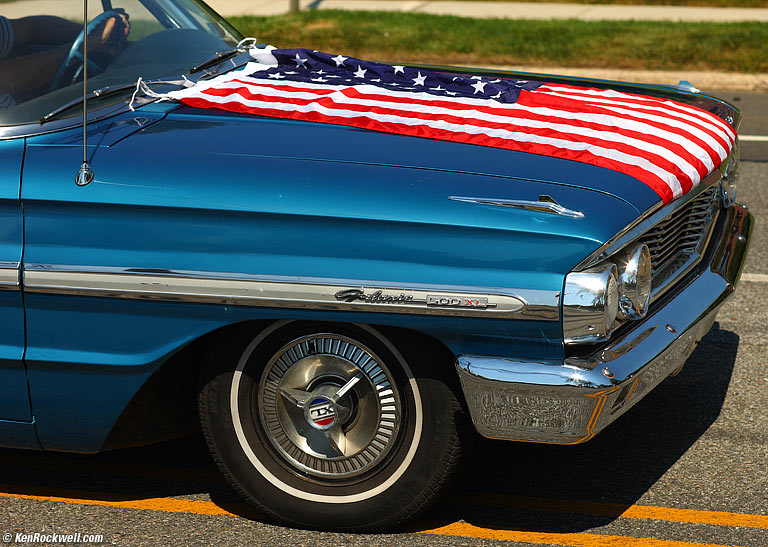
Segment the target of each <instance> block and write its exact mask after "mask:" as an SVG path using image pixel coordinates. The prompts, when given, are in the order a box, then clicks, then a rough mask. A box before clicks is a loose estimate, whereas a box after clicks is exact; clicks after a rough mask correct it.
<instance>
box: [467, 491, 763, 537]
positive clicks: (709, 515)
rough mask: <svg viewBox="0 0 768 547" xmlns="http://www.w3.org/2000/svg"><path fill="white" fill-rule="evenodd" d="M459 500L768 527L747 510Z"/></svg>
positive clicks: (487, 497) (471, 495)
mask: <svg viewBox="0 0 768 547" xmlns="http://www.w3.org/2000/svg"><path fill="white" fill-rule="evenodd" d="M456 500H457V501H460V502H461V503H466V504H471V505H484V506H492V507H502V508H503V507H510V508H514V509H528V510H531V511H547V512H555V513H576V514H581V515H597V516H609V517H622V518H628V519H650V520H663V521H669V522H687V523H693V524H715V525H718V526H741V527H745V528H761V529H768V515H751V514H748V513H727V512H724V511H702V510H698V509H674V508H671V507H655V506H652V505H629V506H628V505H626V504H621V503H606V502H598V501H576V500H559V499H547V498H533V497H525V496H507V495H504V494H485V493H482V492H461V493H460V494H459V495H457V496H456Z"/></svg>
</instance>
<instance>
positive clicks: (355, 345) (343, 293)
mask: <svg viewBox="0 0 768 547" xmlns="http://www.w3.org/2000/svg"><path fill="white" fill-rule="evenodd" d="M56 4H57V9H60V10H61V11H60V12H58V13H46V14H39V13H22V12H19V13H16V12H12V11H10V10H11V8H12V7H14V6H18V4H15V3H14V4H3V6H7V10H9V11H6V12H3V13H4V16H3V17H0V193H1V195H0V198H1V199H0V253H1V254H0V289H2V290H0V305H1V306H2V325H3V328H2V329H1V330H0V445H2V446H6V447H16V448H25V449H37V450H48V451H64V452H78V453H96V452H99V451H104V450H114V449H119V448H125V447H132V446H140V445H146V444H150V443H154V442H158V441H162V440H167V439H171V438H174V437H178V436H181V435H186V434H189V433H192V432H195V431H199V430H202V432H203V433H204V435H205V437H206V439H207V442H208V445H209V447H210V450H211V452H212V454H213V456H214V459H215V460H216V462H217V463H218V465H219V467H220V468H221V470H222V472H223V473H224V474H225V475H226V476H227V478H228V479H229V481H230V483H231V484H232V485H233V487H234V488H235V489H236V490H237V491H238V492H239V493H240V494H242V496H243V497H244V498H245V499H247V500H248V501H250V502H251V503H253V504H255V505H256V506H258V507H260V508H261V509H263V510H264V511H265V512H266V513H267V514H269V515H270V516H272V517H273V518H275V519H276V520H278V521H279V522H283V523H286V524H289V525H292V526H299V527H308V528H320V529H333V530H351V531H362V530H372V529H382V528H391V527H393V526H395V525H397V524H399V523H401V522H404V521H405V520H407V519H409V518H412V517H413V516H415V515H416V514H418V513H419V512H420V511H422V510H423V509H425V508H426V507H427V506H428V505H429V504H430V503H431V502H433V501H434V500H436V499H437V498H438V497H439V496H440V495H441V494H442V493H443V492H444V491H445V490H446V488H447V487H448V486H449V485H450V483H451V478H452V477H454V476H455V475H456V473H457V470H458V469H459V465H460V462H461V459H462V455H463V454H465V453H466V451H467V450H468V449H469V446H470V445H471V443H472V441H473V439H474V438H475V437H476V436H477V434H479V435H482V436H484V437H489V438H494V439H503V440H510V441H533V442H542V443H555V444H575V443H581V442H584V441H587V440H589V439H591V438H592V437H594V436H595V435H596V434H598V433H599V432H600V431H601V430H603V429H604V428H605V427H607V426H608V425H609V424H611V423H612V422H614V421H615V420H616V419H617V418H619V417H620V416H621V415H622V414H624V413H625V412H626V411H627V410H628V409H630V408H631V407H632V406H634V405H635V404H637V403H638V402H639V401H640V400H641V399H642V398H643V397H644V396H645V395H646V394H647V393H649V392H650V391H651V390H652V389H653V388H654V387H655V386H657V385H658V384H659V383H660V382H661V381H663V380H664V379H665V378H667V377H668V376H672V375H675V374H677V373H678V372H679V371H680V369H681V368H682V367H683V364H684V363H685V361H686V359H687V358H688V356H689V355H690V354H691V352H692V351H693V349H694V348H695V347H696V344H697V343H698V342H699V340H700V339H701V338H702V336H704V335H705V334H706V333H707V332H708V330H709V329H710V327H711V326H712V324H713V322H714V320H715V317H716V315H717V312H718V310H719V309H720V307H721V306H722V304H723V302H724V301H725V300H726V299H727V298H728V297H729V296H730V295H731V294H732V293H733V291H734V289H735V286H736V284H737V282H738V280H739V276H740V274H741V270H742V266H743V264H744V260H745V257H746V253H747V248H748V245H749V240H750V235H751V233H752V227H753V217H752V215H751V214H750V213H749V212H748V211H747V209H746V207H744V206H743V205H739V204H737V203H735V201H734V199H735V191H736V187H737V177H738V141H737V139H736V137H735V135H736V130H737V129H738V125H739V121H740V114H739V111H738V110H737V109H736V108H735V107H733V106H731V105H729V104H727V103H725V102H723V101H720V100H718V99H716V98H713V97H710V96H707V95H705V94H702V93H700V92H699V91H698V90H696V89H694V88H692V86H690V85H687V84H685V83H681V85H679V86H644V85H632V84H626V83H617V82H604V81H597V80H584V79H574V78H570V79H569V78H564V77H557V76H542V75H531V74H520V73H505V72H494V71H480V70H470V69H459V68H450V67H439V68H438V67H405V66H399V65H385V64H378V63H370V64H364V62H362V61H360V62H358V61H357V60H350V58H349V57H344V56H342V55H337V54H335V53H333V54H324V53H322V52H315V51H313V50H276V49H274V48H271V47H267V46H264V45H259V44H255V43H254V41H247V40H245V41H244V40H243V36H241V35H240V34H239V33H238V32H237V31H236V30H235V29H234V28H232V27H231V26H230V25H229V24H228V23H227V22H226V21H225V20H223V19H222V18H221V17H219V16H218V15H216V14H215V13H214V12H213V11H212V10H211V9H210V8H208V7H207V6H206V5H205V4H203V3H202V2H199V1H198V0H125V1H123V0H102V1H101V3H100V4H99V3H97V2H92V4H96V5H95V6H91V11H90V12H89V13H88V19H89V21H90V23H89V24H88V26H87V29H86V30H84V29H83V26H82V24H75V23H72V20H77V19H78V18H80V20H81V21H82V15H83V11H82V10H83V8H82V4H81V3H79V2H77V1H74V0H73V1H69V0H68V1H66V2H58V3H56ZM30 5H31V6H32V7H34V6H35V5H37V4H35V3H30ZM30 9H31V8H30ZM24 25H26V27H24V29H26V30H23V29H22V27H23V26H24ZM40 25H42V27H41V26H40ZM40 28H44V29H45V30H43V31H41V30H40ZM36 29H37V30H36ZM22 31H23V32H22ZM86 42H87V43H88V45H87V48H86V44H85V43H86ZM86 49H87V52H86ZM313 63H314V64H313ZM317 67H321V68H317ZM322 67H327V69H324V68H322ZM310 69H311V70H310ZM315 69H316V70H315ZM335 70H339V71H341V70H349V72H348V73H345V74H346V75H344V74H342V75H338V74H336V73H335V72H334V71H335ZM313 71H314V72H313ZM318 71H319V72H318ZM373 75H378V77H377V78H373V77H372V76H373ZM288 76H295V77H296V78H300V77H305V76H306V78H305V79H304V80H297V79H294V80H291V79H290V78H289V77H288ZM333 77H336V78H338V79H339V82H342V81H343V82H346V83H343V84H342V83H333V82H332V81H331V80H330V79H331V78H333ZM139 78H141V81H139ZM355 78H359V79H361V80H360V81H362V79H363V78H369V80H366V83H365V86H362V87H355V85H356V84H355V82H356V80H355ZM397 78H403V79H404V80H403V82H405V83H407V84H408V85H403V84H402V83H398V80H397ZM84 80H85V82H86V83H85V86H84V84H83V82H84ZM270 80H273V81H274V82H273V83H274V85H272V83H270ZM377 80H378V81H377ZM409 82H412V83H409ZM430 82H431V83H430ZM353 84H355V85H353ZM334 85H336V86H341V85H344V86H346V87H345V88H344V91H341V92H338V93H337V91H334V90H335V89H337V88H332V87H329V86H334ZM366 86H372V87H366ZM396 86H399V87H397V88H396ZM84 87H85V89H86V91H85V93H84ZM400 88H402V91H401V90H399V89H400ZM233 89H234V90H235V91H234V93H235V94H236V95H237V97H236V98H235V99H233V100H230V99H221V97H229V96H230V95H229V94H231V93H232V90H233ZM297 89H299V94H298V95H295V96H291V97H289V98H287V99H286V98H285V97H287V96H288V95H287V94H289V93H293V92H294V91H296V90H297ZM338 89H340V88H338ZM310 92H312V93H315V92H316V93H317V94H319V95H318V96H320V95H322V97H320V98H319V99H317V100H318V101H319V102H318V103H317V104H318V105H320V106H312V107H306V105H307V104H309V102H307V101H312V100H314V99H311V98H309V99H308V98H307V96H308V95H309V94H311V93H310ZM358 92H359V93H361V94H365V93H368V94H376V97H377V98H375V100H374V99H370V101H374V102H375V101H384V102H386V101H389V102H388V103H386V104H385V105H384V106H381V105H380V104H379V103H376V105H374V106H370V105H372V104H373V103H371V102H368V103H366V102H365V101H369V99H365V98H360V96H358V95H354V96H353V94H354V93H358ZM491 92H492V93H491ZM201 94H202V95H201ZM278 94H282V95H280V98H278ZM545 95H546V97H545ZM342 96H343V97H342ZM371 96H373V95H371ZM200 97H203V98H202V99H201V98H200ZM205 97H207V98H205ZM327 97H331V99H328V98H327ZM333 97H336V98H339V97H342V98H345V99H344V100H349V101H352V102H354V101H357V102H354V104H355V105H356V106H355V108H356V109H357V110H356V112H357V113H358V114H355V115H354V116H351V117H348V118H346V119H344V120H342V119H340V118H339V117H338V116H335V117H334V116H329V115H327V113H326V114H323V115H324V116H325V118H322V119H321V117H320V114H318V113H322V112H326V110H323V109H324V108H335V106H327V105H328V104H329V103H328V101H329V100H332V98H333ZM505 97H506V99H505ZM536 97H539V98H536ZM542 97H543V98H542ZM583 97H587V98H588V99H589V100H590V101H592V102H593V103H594V104H592V103H590V105H589V108H590V109H592V110H590V112H592V111H595V112H596V111H600V112H603V114H601V115H602V116H608V113H606V112H605V111H606V109H607V110H611V109H612V110H611V111H612V112H614V113H615V114H616V115H619V114H620V115H621V116H622V119H623V120H624V121H625V122H626V123H629V124H630V125H628V126H626V127H625V126H623V125H617V126H616V127H615V128H614V129H612V130H610V131H606V130H605V129H604V128H602V129H595V127H594V124H593V122H591V121H590V122H584V123H583V124H580V125H579V129H578V131H577V130H576V129H573V131H577V132H579V134H580V135H582V136H583V137H584V139H592V140H588V141H582V140H569V138H565V137H557V139H560V140H558V141H557V143H555V140H557V139H556V138H555V137H553V136H552V134H551V131H552V130H553V129H552V127H551V125H552V124H554V123H555V122H554V121H553V117H552V116H554V115H552V116H550V115H549V114H546V115H544V116H543V117H542V116H541V115H540V114H532V113H531V112H533V109H534V108H539V107H538V106H536V105H534V104H533V102H531V101H534V100H536V101H538V100H545V99H546V100H550V101H555V100H556V104H557V105H560V106H559V107H558V108H560V111H561V112H565V111H567V112H569V113H570V114H569V116H571V117H573V118H574V119H575V118H578V117H579V116H582V115H586V114H583V113H582V111H581V110H580V108H582V107H580V106H573V105H576V104H577V103H578V104H579V105H584V104H586V102H585V101H584V100H583ZM353 99H354V100H353ZM481 100H483V101H494V102H480V101H481ZM504 100H506V102H503V101H504ZM217 101H218V102H217ZM280 101H284V102H280ZM457 101H459V102H457ZM572 101H576V102H572ZM352 102H350V104H352ZM398 102H399V104H400V106H399V107H398V108H401V111H400V113H399V114H397V115H396V116H395V114H391V110H392V109H393V108H395V107H394V106H393V104H394V103H398ZM406 102H407V106H402V105H403V104H404V103H406ZM313 104H314V103H313ZM552 104H555V103H552ZM286 105H288V106H286ZM291 105H293V106H291ZM295 105H299V107H296V108H294V106H295ZM361 105H362V106H361ZM366 105H369V106H366ZM466 105H469V106H466ZM305 107H306V108H305ZM291 108H293V110H290V109H291ZM349 108H352V107H351V106H350V107H349ZM451 108H453V109H455V110H456V112H458V111H461V112H462V113H463V114H462V115H464V114H466V111H467V109H470V110H471V112H472V116H473V117H474V118H476V120H475V121H474V122H472V123H474V124H475V125H473V126H472V128H471V129H470V128H468V126H466V125H462V127H464V129H462V130H461V131H457V130H455V127H456V125H457V124H460V123H461V124H466V123H468V122H459V121H456V118H455V116H458V114H445V113H444V112H443V111H445V110H450V109H451ZM542 108H544V107H542ZM546 108H550V109H552V108H555V107H553V106H549V107H546ZM584 108H586V106H585V107H584ZM308 109H309V110H308ZM430 109H433V110H430ZM441 109H442V110H441ZM601 109H602V110H601ZM84 110H85V111H87V115H86V116H85V117H86V119H87V123H86V124H84V115H83V112H84ZM310 110H311V112H310ZM437 110H440V111H441V112H443V113H442V114H440V113H438V114H435V112H437ZM501 111H504V112H506V113H513V114H514V113H515V112H516V113H518V114H520V113H523V114H520V118H519V119H517V121H515V122H514V124H518V125H520V127H523V126H525V127H526V128H527V129H524V130H523V129H512V125H511V124H512V123H513V122H506V121H504V122H500V121H493V120H497V118H493V119H491V117H492V116H497V114H498V113H499V112H501ZM307 112H309V114H308V113H307ZM537 112H542V110H538V111H537ZM547 112H548V111H547ZM670 112H672V113H674V115H675V116H677V118H675V119H679V120H683V121H681V122H680V124H677V122H674V123H673V122H672V121H668V120H667V121H661V122H659V123H660V124H661V126H660V127H662V129H663V130H664V131H666V132H667V133H668V134H669V135H671V136H670V137H669V142H671V143H672V144H669V146H668V147H667V148H663V146H662V145H660V144H658V143H657V142H656V141H655V140H648V141H642V142H647V143H648V144H647V146H642V145H638V144H637V142H641V140H642V139H643V138H646V137H647V138H649V139H650V137H648V135H651V136H653V135H655V133H654V131H656V129H653V130H650V129H649V130H648V131H647V133H648V135H643V134H642V133H643V131H641V130H639V129H637V128H638V127H641V125H638V124H646V123H650V121H649V120H651V121H652V120H653V119H656V118H658V117H661V116H663V115H667V114H669V113H670ZM377 116H378V117H377ZM393 116H395V117H396V118H397V120H400V121H396V122H392V120H393V119H395V118H393ZM433 116H437V118H434V117H433ZM484 116H485V117H484ZM536 116H538V117H536ZM403 117H406V118H407V121H403V120H404V118H403ZM579 119H581V118H579ZM606 119H608V118H605V117H603V118H600V120H602V121H600V122H599V123H603V122H604V121H605V120H606ZM372 120H373V121H372ZM414 120H416V121H414ZM424 120H430V121H429V124H432V123H433V121H434V120H436V121H434V123H433V125H434V127H435V128H436V129H434V131H433V130H432V129H428V130H427V129H424V127H427V125H428V122H427V121H424ZM478 120H479V121H478ZM489 120H490V121H489ZM557 123H561V124H562V123H567V122H557ZM594 123H598V122H594ZM605 123H607V122H605ZM611 123H613V122H611ZM423 124H426V125H423ZM483 124H485V125H483ZM493 124H495V125H493ZM526 124H527V125H526ZM590 124H592V125H590ZM480 126H482V127H481V129H477V127H480ZM694 126H695V127H694ZM429 127H432V126H429ZM515 127H517V126H515ZM569 127H572V126H569ZM573 127H575V126H573ZM642 127H645V126H642ZM648 127H650V126H648ZM692 128H693V129H692ZM659 131H661V130H659ZM686 132H689V133H690V132H697V133H696V134H697V135H701V136H700V137H687V136H686V135H688V133H686ZM723 135H724V136H723ZM654 138H655V137H654ZM574 139H575V137H574ZM481 140H482V141H487V142H480V141H481ZM609 141H610V142H614V141H616V142H620V143H622V144H621V146H625V145H626V143H630V144H629V145H626V146H631V149H632V150H635V153H636V154H637V157H638V158H640V159H637V160H636V161H635V160H629V159H627V157H628V156H627V154H628V152H626V150H625V149H624V148H622V149H621V151H619V152H615V149H614V148H611V146H613V145H611V144H609ZM705 141H706V142H710V141H713V142H714V141H717V142H718V143H721V144H717V143H715V144H713V145H712V146H713V150H715V151H714V152H707V153H706V154H704V155H701V156H699V157H698V159H694V160H691V162H690V165H692V166H693V167H690V166H688V164H685V165H683V163H681V161H678V160H676V159H670V158H671V157H672V156H670V155H669V154H673V153H674V154H676V155H675V156H674V157H675V158H677V157H679V156H680V155H684V154H686V153H687V152H688V151H689V150H693V149H696V150H698V149H700V148H702V147H704V144H701V143H702V142H705ZM553 143H555V144H553ZM558 143H559V144H558ZM585 143H586V144H585ZM632 143H634V144H632ZM616 146H618V145H616ZM659 147H661V148H659ZM607 149H610V150H614V152H615V153H612V154H613V155H611V154H608V153H607V152H605V150H607ZM616 150H617V149H616ZM649 155H654V156H658V157H662V159H661V160H659V163H658V165H661V168H659V167H658V166H657V165H656V164H654V166H649V165H650V164H649V163H648V160H647V158H646V156H649ZM662 168H663V169H662ZM641 171H642V172H641ZM662 171H663V172H662ZM649 173H650V174H649ZM670 173H672V174H670ZM646 179H647V180H646ZM659 181H661V182H659ZM670 181H672V182H670ZM616 427H622V426H621V425H620V424H619V425H617V426H616Z"/></svg>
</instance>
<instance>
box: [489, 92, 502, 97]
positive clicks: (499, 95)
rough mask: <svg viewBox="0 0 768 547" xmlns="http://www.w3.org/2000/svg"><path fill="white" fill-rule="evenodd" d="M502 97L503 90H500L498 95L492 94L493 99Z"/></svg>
mask: <svg viewBox="0 0 768 547" xmlns="http://www.w3.org/2000/svg"><path fill="white" fill-rule="evenodd" d="M500 98H501V91H499V92H498V93H496V95H492V96H491V99H500Z"/></svg>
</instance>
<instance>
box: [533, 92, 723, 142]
mask: <svg viewBox="0 0 768 547" xmlns="http://www.w3.org/2000/svg"><path fill="white" fill-rule="evenodd" d="M540 92H542V93H548V94H550V95H558V96H561V97H568V98H571V99H576V100H580V101H584V102H586V103H587V104H592V103H595V104H600V103H602V104H611V105H616V106H626V107H628V108H630V109H636V108H643V109H646V110H654V111H656V112H660V113H661V114H662V115H663V116H665V117H668V118H671V119H676V120H681V121H688V122H691V123H696V124H698V125H703V126H706V127H708V129H710V130H711V131H713V132H714V133H715V134H717V135H718V136H719V137H720V138H721V139H723V141H724V142H726V143H727V144H728V145H730V144H732V143H733V140H734V138H735V133H734V132H733V130H731V131H728V132H726V131H723V130H722V128H721V127H720V125H719V124H718V123H716V122H717V121H719V122H721V123H722V124H723V125H725V122H723V121H722V120H720V118H718V117H717V116H715V115H714V114H712V115H711V119H709V118H705V117H704V116H703V115H702V114H704V113H700V112H693V113H691V112H689V111H687V110H686V112H687V113H686V112H680V111H679V110H680V109H679V108H678V109H677V110H673V109H674V108H675V107H678V106H679V105H677V104H675V103H672V102H668V101H656V104H655V105H651V104H647V103H646V102H641V103H640V104H638V103H636V102H631V101H620V100H616V99H610V98H606V97H592V96H590V99H589V100H587V99H586V98H585V97H582V96H581V95H580V94H574V93H567V92H557V93H555V92H551V91H548V89H547V88H542V90H541V91H540ZM665 103H666V104H665ZM636 114H637V113H636ZM640 115H642V114H640ZM726 127H727V126H726ZM728 129H730V127H729V128H728Z"/></svg>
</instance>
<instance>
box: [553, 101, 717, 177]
mask: <svg viewBox="0 0 768 547" xmlns="http://www.w3.org/2000/svg"><path fill="white" fill-rule="evenodd" d="M552 95H559V96H563V95H562V94H560V93H552ZM569 98H571V97H569ZM593 101H595V102H596V103H603V104H601V105H599V106H601V107H602V108H605V109H607V110H613V111H614V112H619V113H623V114H626V115H628V116H635V117H642V118H646V119H649V120H654V121H656V122H658V123H665V124H667V125H671V126H673V127H677V128H678V129H682V130H683V131H685V132H687V133H689V134H691V135H695V136H696V137H698V138H699V139H701V140H703V141H704V142H706V143H707V144H708V145H709V146H710V148H712V150H713V151H714V152H716V153H717V155H718V156H720V159H721V160H724V159H725V158H726V157H728V152H727V151H726V150H725V148H723V146H722V145H721V144H720V143H719V142H718V141H717V140H716V139H715V138H714V137H712V136H710V135H708V134H707V133H706V132H705V131H703V130H701V129H699V128H698V127H694V126H692V125H690V124H688V123H685V121H684V120H681V119H679V118H678V117H673V116H671V115H670V114H669V113H667V112H665V110H664V109H663V108H654V107H650V106H649V107H646V108H648V109H649V110H656V111H660V112H662V115H655V114H648V113H646V112H637V111H636V110H632V107H634V106H636V105H632V104H626V103H623V105H624V106H628V107H629V108H621V106H622V103H617V102H614V101H609V100H606V101H603V100H600V99H593ZM680 117H682V118H688V119H689V121H690V118H691V116H680ZM695 121H696V122H697V123H701V121H700V120H695ZM710 129H713V130H714V128H713V127H711V128H710ZM725 140H726V142H730V140H729V139H727V138H726V139H725ZM711 161H712V158H710V162H711ZM712 168H713V167H710V169H712Z"/></svg>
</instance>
